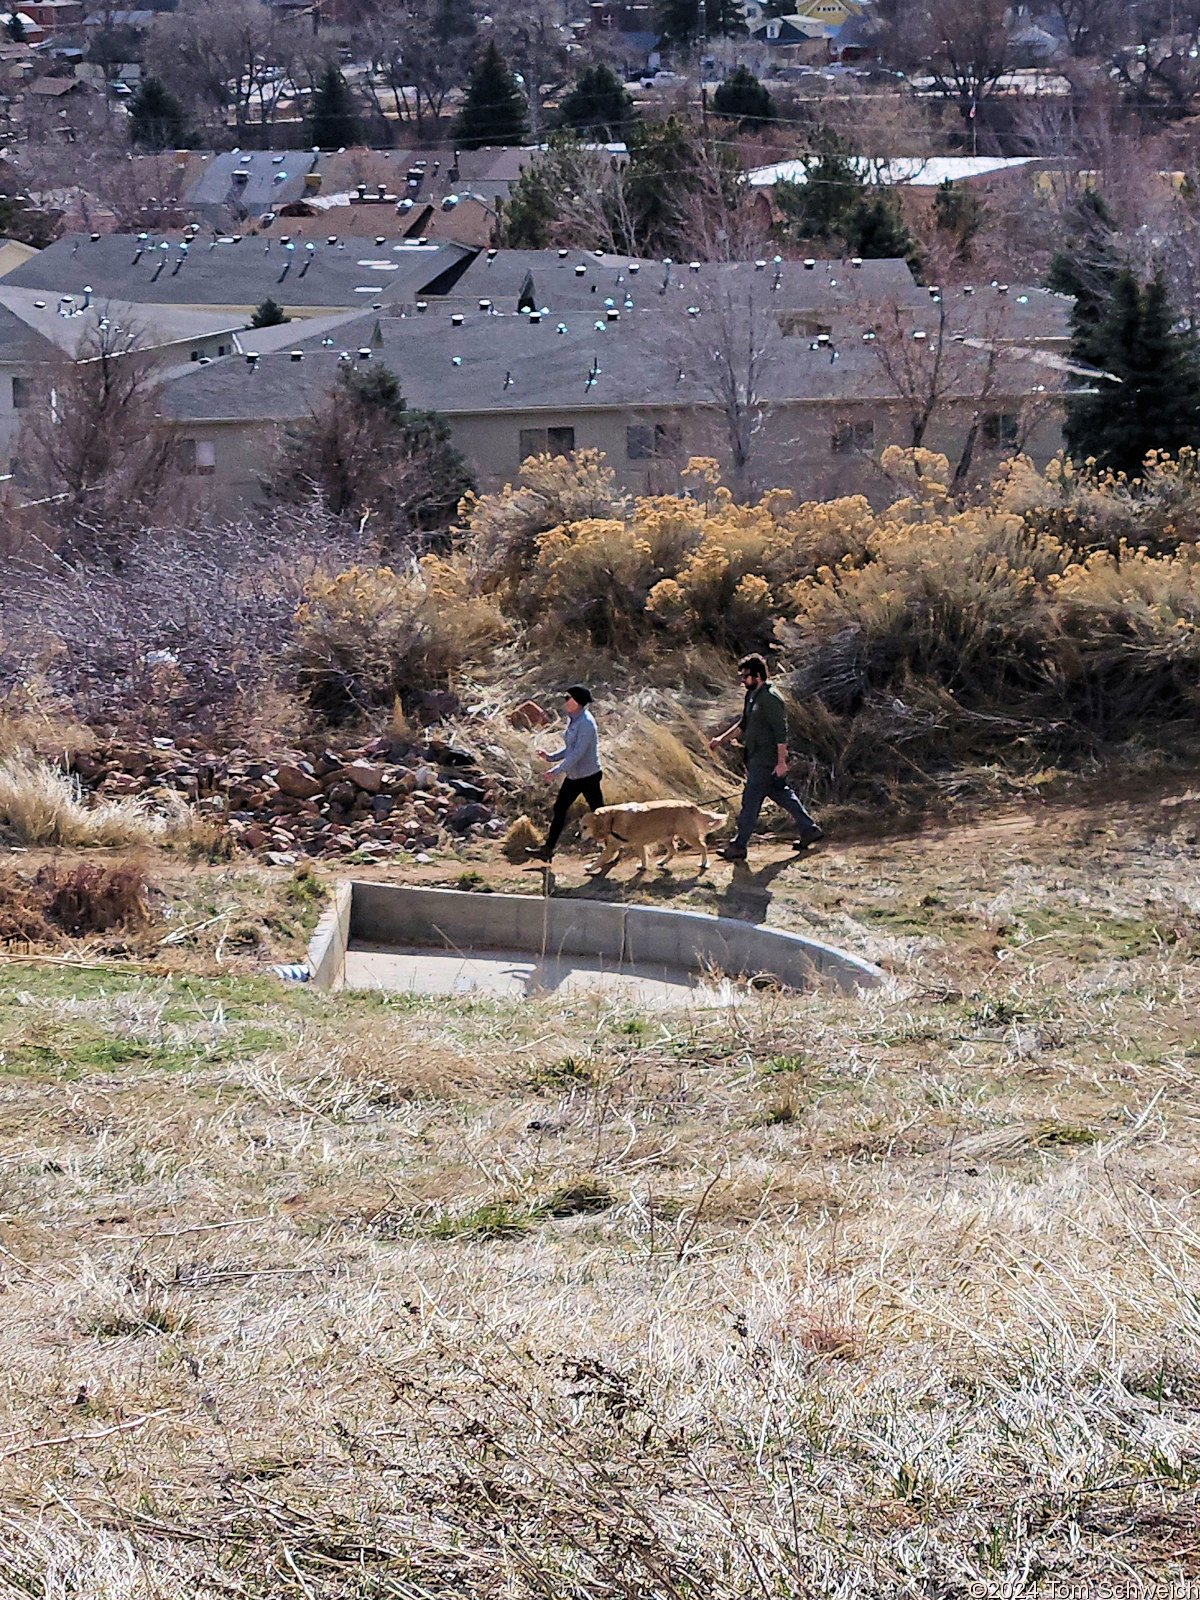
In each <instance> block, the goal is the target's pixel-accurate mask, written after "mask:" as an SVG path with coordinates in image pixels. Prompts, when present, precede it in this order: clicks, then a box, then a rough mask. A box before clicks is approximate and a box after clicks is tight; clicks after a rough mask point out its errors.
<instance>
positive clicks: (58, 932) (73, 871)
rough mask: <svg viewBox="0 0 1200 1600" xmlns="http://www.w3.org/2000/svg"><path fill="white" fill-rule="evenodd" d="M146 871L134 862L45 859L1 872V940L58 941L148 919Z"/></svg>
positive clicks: (138, 925) (136, 925)
mask: <svg viewBox="0 0 1200 1600" xmlns="http://www.w3.org/2000/svg"><path fill="white" fill-rule="evenodd" d="M148 887H149V886H148V884H147V881H146V875H145V873H144V872H143V871H142V869H141V867H140V866H138V865H137V864H136V863H134V862H122V863H118V864H116V865H114V866H100V865H97V864H95V863H93V862H90V861H80V862H76V863H75V865H74V866H57V865H47V866H44V867H40V868H39V869H38V871H37V872H36V873H35V874H34V875H33V876H32V877H30V876H28V875H27V874H25V873H21V872H8V873H5V874H4V875H2V876H0V943H4V944H44V943H55V942H57V941H58V940H59V938H60V937H61V936H63V935H66V936H67V937H68V938H71V939H82V938H88V937H92V936H94V935H96V934H101V933H112V932H114V931H115V930H117V929H121V930H123V931H126V932H128V931H132V930H134V929H137V928H141V927H144V926H145V924H146V923H147V922H149V920H150V912H149V908H148V906H147V903H146V893H147V889H148Z"/></svg>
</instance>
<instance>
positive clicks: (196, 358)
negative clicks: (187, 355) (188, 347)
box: [192, 350, 200, 361]
mask: <svg viewBox="0 0 1200 1600" xmlns="http://www.w3.org/2000/svg"><path fill="white" fill-rule="evenodd" d="M199 359H200V352H199V350H193V351H192V360H193V361H199Z"/></svg>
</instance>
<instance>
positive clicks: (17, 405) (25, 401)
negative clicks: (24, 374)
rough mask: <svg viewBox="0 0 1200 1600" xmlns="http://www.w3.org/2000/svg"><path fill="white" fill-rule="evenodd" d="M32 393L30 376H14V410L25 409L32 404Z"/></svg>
mask: <svg viewBox="0 0 1200 1600" xmlns="http://www.w3.org/2000/svg"><path fill="white" fill-rule="evenodd" d="M30 400H31V393H30V387H29V379H28V378H14V379H13V381H12V403H13V410H14V411H24V410H25V408H26V407H27V406H28V405H29V404H30Z"/></svg>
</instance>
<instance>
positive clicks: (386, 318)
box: [0, 201, 1080, 507]
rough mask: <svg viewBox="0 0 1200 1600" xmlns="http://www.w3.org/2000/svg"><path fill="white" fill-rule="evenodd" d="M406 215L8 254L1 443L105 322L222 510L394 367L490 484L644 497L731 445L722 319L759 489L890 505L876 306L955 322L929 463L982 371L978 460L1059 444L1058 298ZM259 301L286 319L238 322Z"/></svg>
mask: <svg viewBox="0 0 1200 1600" xmlns="http://www.w3.org/2000/svg"><path fill="white" fill-rule="evenodd" d="M460 203H461V202H460ZM394 205H395V202H394V201H393V203H392V205H391V206H388V205H387V203H386V201H385V203H384V206H383V207H382V208H378V207H376V206H371V205H367V204H361V205H354V206H351V205H346V206H340V207H336V208H332V209H333V210H334V211H335V212H336V211H337V210H342V211H345V212H346V213H358V214H365V215H369V216H372V217H374V216H383V215H386V214H388V213H390V218H391V225H390V226H388V225H387V224H386V223H381V225H380V226H381V232H380V233H379V234H378V235H376V236H374V237H373V238H363V237H361V236H355V235H347V236H345V237H343V236H342V235H341V234H339V233H336V232H335V231H334V230H333V228H332V227H331V226H330V224H329V215H330V213H329V212H328V211H327V212H325V213H324V214H322V215H318V216H313V217H311V218H308V217H302V218H284V217H282V216H278V217H277V218H276V220H275V222H274V223H273V224H272V226H271V227H270V228H269V229H267V230H265V231H263V232H259V233H256V234H251V233H246V234H244V235H241V234H238V233H236V232H234V233H230V234H211V235H207V234H201V233H199V232H192V231H188V232H187V233H186V234H184V235H179V234H174V235H171V236H165V235H150V234H144V235H142V236H139V237H136V238H134V237H130V236H129V235H107V236H91V235H78V234H77V235H74V236H67V237H65V238H62V239H59V240H57V241H56V242H55V243H54V244H52V245H50V246H48V247H47V248H46V249H45V250H43V251H40V252H38V253H37V254H36V255H30V256H29V257H28V259H25V260H15V261H14V263H13V265H12V269H11V270H10V271H9V272H8V273H7V274H6V275H5V276H4V277H3V279H0V335H3V336H4V338H6V339H7V349H8V352H9V353H8V355H7V357H5V356H4V355H3V352H2V350H0V448H2V447H3V443H4V440H5V439H6V438H7V439H8V440H9V441H10V442H11V437H12V434H13V431H14V429H15V427H16V422H15V421H10V423H9V425H8V427H9V432H8V434H7V435H6V434H5V433H4V426H5V425H4V420H3V415H2V413H3V411H4V405H3V402H4V374H5V373H7V375H8V376H9V377H12V378H17V379H19V380H21V381H20V382H19V383H18V384H17V385H16V388H15V391H14V393H15V394H16V396H17V398H16V399H14V400H13V401H12V406H11V407H10V411H15V409H19V408H20V406H19V402H22V401H24V399H25V398H26V397H27V396H28V395H30V394H32V393H34V392H35V391H36V389H37V387H38V383H39V381H40V380H39V374H44V372H45V370H46V366H47V363H48V362H49V361H52V360H61V359H62V358H63V356H64V355H67V356H70V355H73V354H75V353H76V352H77V350H78V349H79V347H80V342H81V340H84V339H86V337H87V335H88V333H89V331H92V330H94V329H95V326H96V324H97V323H98V321H99V320H100V319H101V318H107V319H109V320H110V321H117V322H119V323H120V324H121V325H123V326H131V327H132V326H136V327H137V328H139V330H141V334H142V344H143V347H144V348H147V349H149V350H150V351H151V353H152V355H153V359H154V360H155V362H156V364H157V365H158V367H159V368H160V371H161V374H162V388H161V395H162V407H163V412H164V414H165V415H167V416H170V417H171V418H173V419H174V420H175V421H176V422H177V423H178V424H179V427H180V429H181V430H182V431H183V434H184V437H185V439H187V440H189V441H192V442H194V444H195V446H196V449H195V453H194V454H195V459H196V460H198V461H203V462H204V463H205V467H204V472H203V474H202V476H203V483H202V484H198V485H197V488H198V492H200V493H201V494H202V496H203V498H205V499H206V500H207V501H209V502H210V503H212V504H214V505H221V506H228V507H234V506H236V505H237V504H239V503H242V502H245V501H247V500H250V499H253V498H254V497H255V496H256V495H257V494H258V493H259V491H260V479H261V477H262V474H263V471H264V464H265V463H267V462H268V461H269V460H270V459H271V456H272V452H273V451H274V448H275V445H276V443H277V441H278V439H279V436H280V433H281V431H282V430H284V429H286V428H287V427H288V426H289V425H290V424H293V423H295V422H298V421H299V420H301V419H302V418H304V417H306V416H307V415H309V413H310V412H311V409H312V407H313V406H314V405H316V404H319V403H320V401H321V399H322V397H323V396H324V395H326V394H327V393H328V392H329V391H330V389H331V387H332V385H334V384H335V383H336V381H337V377H338V374H339V372H341V371H343V370H344V369H345V368H346V367H347V366H348V365H349V366H351V367H353V366H358V367H364V366H367V365H369V364H370V363H372V362H374V363H378V362H383V363H384V364H386V365H387V366H389V367H390V368H392V370H394V371H395V372H396V373H397V374H398V376H399V378H400V381H401V383H402V385H403V389H404V393H405V396H406V397H407V399H408V400H409V402H410V403H411V404H413V405H417V406H422V407H431V408H433V409H436V410H438V411H440V412H442V413H443V414H444V415H445V416H446V418H447V419H448V421H449V424H450V427H451V431H452V434H453V436H454V438H455V441H456V442H457V444H458V446H459V448H460V449H462V450H463V452H464V453H465V454H466V455H467V457H468V458H469V459H470V461H471V462H472V464H473V466H474V468H475V470H476V472H477V474H478V476H479V479H480V481H481V483H482V484H484V485H494V484H497V483H500V482H503V481H504V480H505V478H511V476H512V475H513V473H514V472H515V471H516V470H517V467H518V466H519V464H520V462H521V461H522V460H523V459H524V458H525V457H526V456H528V455H530V454H534V453H537V452H539V451H549V452H550V453H552V454H553V453H555V452H561V451H567V450H574V449H581V448H584V447H588V448H595V449H599V450H603V451H604V452H605V454H606V455H607V457H608V459H609V461H610V464H611V465H612V467H613V468H614V470H615V471H616V473H617V475H618V478H619V479H620V481H621V482H622V483H623V484H624V485H625V486H626V487H627V488H628V489H630V490H633V491H647V492H656V491H657V489H658V488H661V487H663V486H666V485H669V484H670V483H671V482H672V481H673V480H675V481H677V478H678V470H679V466H680V464H681V462H682V461H683V460H685V459H686V457H687V456H688V455H691V454H696V455H716V456H718V457H721V456H722V455H723V454H724V451H725V444H726V441H727V437H728V433H727V422H728V419H727V417H725V415H724V413H723V402H722V400H721V397H720V388H719V384H717V383H715V382H714V379H713V366H712V356H713V350H714V348H718V347H720V346H721V344H722V341H724V342H725V343H726V345H727V347H728V348H729V349H731V350H734V351H736V350H739V349H743V348H745V338H744V335H745V334H746V332H747V329H746V328H742V327H740V325H739V327H738V328H733V329H731V328H728V327H725V326H724V324H723V323H722V321H721V313H720V312H719V309H718V308H719V307H720V306H721V305H723V304H724V305H729V306H734V307H736V308H738V309H737V310H736V312H735V315H736V317H739V318H741V317H746V318H749V319H750V321H751V322H752V323H753V338H754V340H755V342H756V343H757V344H758V345H759V348H760V350H761V355H762V359H761V362H760V363H759V368H758V377H757V379H756V380H755V382H756V384H757V388H758V394H757V401H758V402H759V403H761V417H760V425H759V427H758V428H757V430H756V440H757V456H758V462H759V467H758V470H759V471H760V474H761V476H762V478H763V479H764V480H769V481H771V482H773V483H776V484H779V485H781V486H784V487H789V488H792V489H794V490H795V491H796V492H798V493H801V494H804V495H806V496H815V497H819V496H823V495H832V494H840V493H847V492H855V493H858V492H866V493H872V492H879V491H880V490H881V489H882V487H883V480H882V478H881V477H880V475H879V472H878V469H877V468H876V467H875V466H874V465H873V461H874V459H875V458H876V457H877V456H878V454H879V452H880V450H882V449H883V448H884V447H885V446H886V445H888V444H892V443H897V444H902V443H905V442H906V440H907V438H908V432H907V430H908V428H909V420H908V418H909V413H910V410H911V403H910V399H909V398H906V396H905V395H904V394H903V393H897V391H896V388H895V385H894V383H893V382H892V381H891V380H889V377H888V372H887V369H886V366H885V364H884V363H883V362H881V361H880V359H879V358H878V357H877V355H876V353H875V349H874V347H873V344H872V338H873V331H872V330H873V329H875V328H876V327H878V326H880V324H879V321H878V319H879V317H880V315H881V308H882V311H883V312H885V313H886V315H887V316H888V317H890V318H891V319H892V321H893V322H895V323H896V325H897V326H898V327H900V328H902V329H903V330H906V331H905V332H904V333H903V335H902V336H903V337H904V339H905V341H906V343H907V338H908V334H909V332H911V334H912V337H913V340H914V343H915V342H916V340H917V339H918V338H923V337H928V334H927V332H926V330H927V329H928V328H929V327H930V326H931V324H932V325H934V326H937V325H938V320H937V319H938V318H939V317H940V318H943V319H944V322H943V324H942V325H943V326H945V327H946V328H947V329H948V330H949V334H948V338H949V339H950V344H952V347H953V348H952V353H951V354H950V355H949V356H948V357H947V359H948V360H952V361H953V363H954V365H955V368H956V370H957V371H958V372H959V373H960V377H961V394H960V398H959V400H957V401H954V402H952V403H947V404H945V405H942V406H940V407H939V411H938V415H937V417H936V418H935V419H934V422H933V424H931V427H930V431H929V434H928V437H927V439H926V443H927V444H928V445H929V447H930V448H932V449H939V448H945V449H946V450H947V451H948V453H950V454H955V453H956V452H957V451H959V450H961V448H962V442H963V440H964V438H965V437H966V436H967V433H968V431H969V430H970V429H971V427H972V418H973V416H975V412H976V411H977V410H978V404H977V401H976V399H975V398H973V396H974V395H975V390H974V387H973V386H974V385H976V384H983V383H985V379H984V374H988V376H987V378H986V385H985V389H984V392H983V394H982V403H983V406H984V415H983V418H982V424H980V421H979V418H978V417H975V424H974V426H975V432H976V433H979V434H980V440H981V442H980V445H979V449H980V451H981V452H982V453H983V455H986V451H987V450H988V449H991V448H1004V447H1006V446H1007V444H1008V442H1009V441H1010V440H1011V439H1013V438H1014V437H1015V436H1016V435H1017V434H1018V433H1023V432H1024V430H1025V422H1024V420H1023V419H1024V418H1025V417H1026V414H1027V413H1029V415H1031V416H1032V418H1033V421H1032V423H1031V425H1030V428H1029V432H1028V438H1027V439H1026V440H1025V445H1024V447H1025V448H1028V449H1029V451H1030V453H1031V454H1033V455H1034V457H1035V459H1048V458H1049V457H1050V456H1051V455H1052V454H1053V453H1054V451H1055V450H1056V449H1057V448H1059V446H1060V443H1061V430H1060V426H1059V419H1058V412H1057V409H1056V406H1055V397H1056V396H1057V395H1059V394H1060V393H1061V391H1062V389H1063V387H1064V385H1065V384H1067V383H1069V382H1076V383H1077V382H1079V381H1080V380H1079V377H1078V369H1075V368H1072V367H1070V365H1069V363H1068V361H1067V359H1066V349H1067V342H1068V337H1069V330H1068V327H1067V312H1068V310H1069V302H1068V301H1066V300H1065V299H1063V298H1062V297H1060V296H1056V295H1051V294H1048V293H1047V292H1046V291H1044V290H1032V289H1031V290H1021V291H1018V290H1016V289H1012V290H1008V289H1007V286H1000V287H999V288H983V289H981V290H980V291H979V292H978V293H977V294H971V293H969V292H968V291H966V290H963V291H956V292H954V293H953V294H951V293H950V291H947V293H946V295H945V296H944V297H943V299H942V300H940V301H939V302H937V304H938V307H939V309H938V310H937V311H935V310H934V309H933V303H932V302H931V299H930V291H929V290H928V289H924V288H922V287H920V286H919V285H918V284H916V283H915V282H914V281H913V278H912V275H911V273H910V271H909V269H908V267H907V266H906V265H905V263H904V262H902V261H858V260H853V261H835V260H823V261H807V262H801V261H786V262H785V261H768V260H759V261H743V262H732V263H723V264H720V263H708V264H700V263H695V264H690V265H687V266H684V267H680V266H679V265H675V264H671V263H664V262H660V261H638V260H631V259H629V258H628V257H624V256H614V255H602V254H596V253H594V252H587V251H578V250H565V249H563V250H540V251H539V250H529V251H519V250H501V249H497V248H495V247H489V248H487V249H476V248H468V247H466V246H464V245H463V244H461V243H457V242H449V241H446V242H439V241H438V240H437V239H434V238H430V237H428V236H423V237H419V238H416V239H413V238H406V237H404V236H403V235H401V236H399V237H398V236H397V229H396V226H395V224H396V221H397V218H396V214H395V209H394ZM416 209H417V208H416V206H414V211H415V210H416ZM456 209H457V208H456V207H452V208H451V209H450V211H448V212H442V211H441V210H440V207H439V208H438V209H436V210H435V211H434V213H433V215H434V217H439V216H452V215H453V212H454V211H455V210H456ZM268 296H269V297H270V298H272V299H274V300H275V301H276V302H277V303H278V304H279V305H281V306H282V307H283V308H284V311H285V313H286V315H287V316H288V317H289V318H290V319H291V320H290V321H288V322H284V323H281V324H277V325H274V326H271V327H267V328H260V329H252V328H250V327H249V322H250V318H251V313H252V311H253V309H254V307H255V306H256V305H258V304H259V303H261V302H262V301H263V300H265V299H267V298H268ZM748 326H749V324H748ZM6 330H7V331H6ZM947 348H948V349H949V348H950V345H948V346H947ZM6 363H7V364H6ZM981 430H982V431H981ZM190 458H191V453H190V452H185V456H184V459H190ZM981 459H982V456H981Z"/></svg>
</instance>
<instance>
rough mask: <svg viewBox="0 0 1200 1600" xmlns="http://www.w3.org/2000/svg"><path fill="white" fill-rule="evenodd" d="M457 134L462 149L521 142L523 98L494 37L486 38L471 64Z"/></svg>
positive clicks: (524, 132) (524, 134)
mask: <svg viewBox="0 0 1200 1600" xmlns="http://www.w3.org/2000/svg"><path fill="white" fill-rule="evenodd" d="M457 138H458V142H459V144H461V145H462V146H463V148H464V149H466V150H479V149H481V148H482V147H483V146H484V145H513V144H524V143H525V138H526V128H525V102H524V100H523V99H522V98H521V95H520V93H519V91H518V89H517V86H516V84H515V83H514V82H513V75H512V73H511V72H510V71H509V68H508V64H507V62H506V61H505V59H504V57H503V56H502V55H501V54H500V51H499V50H498V49H497V48H496V43H495V40H491V39H489V41H488V42H487V44H486V45H485V46H484V47H483V50H482V51H481V53H480V54H479V56H478V57H477V58H476V61H475V65H474V67H473V68H472V71H471V81H470V84H469V85H468V87H467V94H466V98H465V100H464V101H463V107H462V111H461V112H460V113H459V118H458V128H457Z"/></svg>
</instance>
